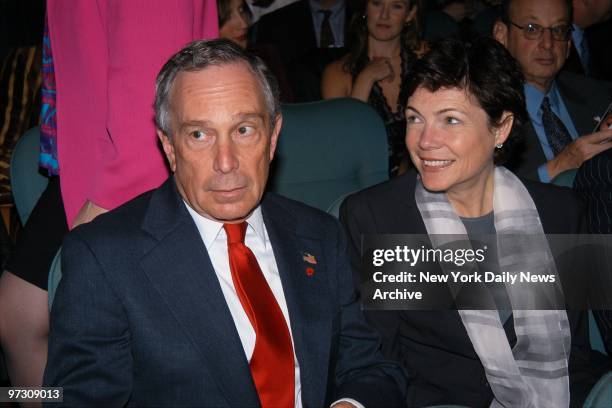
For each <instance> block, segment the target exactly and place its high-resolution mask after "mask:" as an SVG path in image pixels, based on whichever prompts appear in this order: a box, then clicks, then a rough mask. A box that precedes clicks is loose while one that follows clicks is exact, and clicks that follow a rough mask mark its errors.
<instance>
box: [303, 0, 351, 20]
mask: <svg viewBox="0 0 612 408" xmlns="http://www.w3.org/2000/svg"><path fill="white" fill-rule="evenodd" d="M309 3H310V9H311V10H312V14H314V15H317V12H318V11H319V10H329V11H331V12H332V13H331V16H332V17H335V16H336V15H338V14H339V13H340V12H341V11H342V10H343V9H344V0H338V1H336V2H335V3H334V4H333V5H332V6H331V7H330V8H328V9H324V8H322V7H321V2H320V1H317V0H309Z"/></svg>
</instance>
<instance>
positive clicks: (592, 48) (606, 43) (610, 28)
mask: <svg viewBox="0 0 612 408" xmlns="http://www.w3.org/2000/svg"><path fill="white" fill-rule="evenodd" d="M584 35H585V36H586V40H587V44H588V46H589V54H590V56H591V58H590V66H591V73H590V75H589V77H591V78H595V79H600V80H603V81H612V55H610V38H611V37H612V19H608V20H607V21H604V22H602V23H599V24H596V25H594V26H591V27H589V28H587V29H586V30H585V32H584ZM563 70H564V71H569V72H574V73H576V74H580V75H584V67H583V65H582V62H581V61H580V56H579V55H578V51H577V50H576V47H575V45H574V43H573V42H572V45H571V48H570V55H569V57H568V59H567V61H566V62H565V64H564V65H563Z"/></svg>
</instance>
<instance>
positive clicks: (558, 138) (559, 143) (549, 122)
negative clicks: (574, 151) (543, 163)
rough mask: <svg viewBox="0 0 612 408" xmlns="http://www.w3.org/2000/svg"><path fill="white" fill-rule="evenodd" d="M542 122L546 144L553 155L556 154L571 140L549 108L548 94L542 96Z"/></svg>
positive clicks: (561, 123)
mask: <svg viewBox="0 0 612 408" xmlns="http://www.w3.org/2000/svg"><path fill="white" fill-rule="evenodd" d="M542 124H543V125H544V133H546V139H548V144H549V145H550V148H551V149H552V151H553V154H554V155H555V156H556V155H558V154H559V152H560V151H561V150H563V148H564V147H565V146H566V145H568V144H570V143H571V142H572V137H571V136H570V134H569V132H568V131H567V128H566V127H565V125H564V124H563V122H561V119H559V117H558V116H557V115H555V113H554V112H553V111H552V109H551V108H550V101H549V100H548V96H546V97H544V101H543V102H542Z"/></svg>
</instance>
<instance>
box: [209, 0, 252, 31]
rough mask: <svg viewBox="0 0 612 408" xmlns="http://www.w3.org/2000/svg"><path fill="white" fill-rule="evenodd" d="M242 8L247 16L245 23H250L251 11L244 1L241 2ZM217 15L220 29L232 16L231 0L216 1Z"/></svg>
mask: <svg viewBox="0 0 612 408" xmlns="http://www.w3.org/2000/svg"><path fill="white" fill-rule="evenodd" d="M242 7H243V9H244V12H245V13H246V15H247V21H251V17H252V15H251V9H250V8H249V6H248V4H247V3H246V1H244V0H242ZM217 15H218V17H219V28H221V26H222V25H223V24H225V23H227V21H228V20H229V19H230V17H231V16H232V0H217Z"/></svg>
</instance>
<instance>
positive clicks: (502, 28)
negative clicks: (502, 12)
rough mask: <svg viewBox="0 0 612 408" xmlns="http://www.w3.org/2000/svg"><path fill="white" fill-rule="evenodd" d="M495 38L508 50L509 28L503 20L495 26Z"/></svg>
mask: <svg viewBox="0 0 612 408" xmlns="http://www.w3.org/2000/svg"><path fill="white" fill-rule="evenodd" d="M493 38H495V39H496V40H497V41H498V42H499V43H501V44H502V45H503V46H504V47H506V48H508V26H507V25H506V24H504V23H503V22H502V21H501V20H497V21H496V22H495V24H493Z"/></svg>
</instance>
